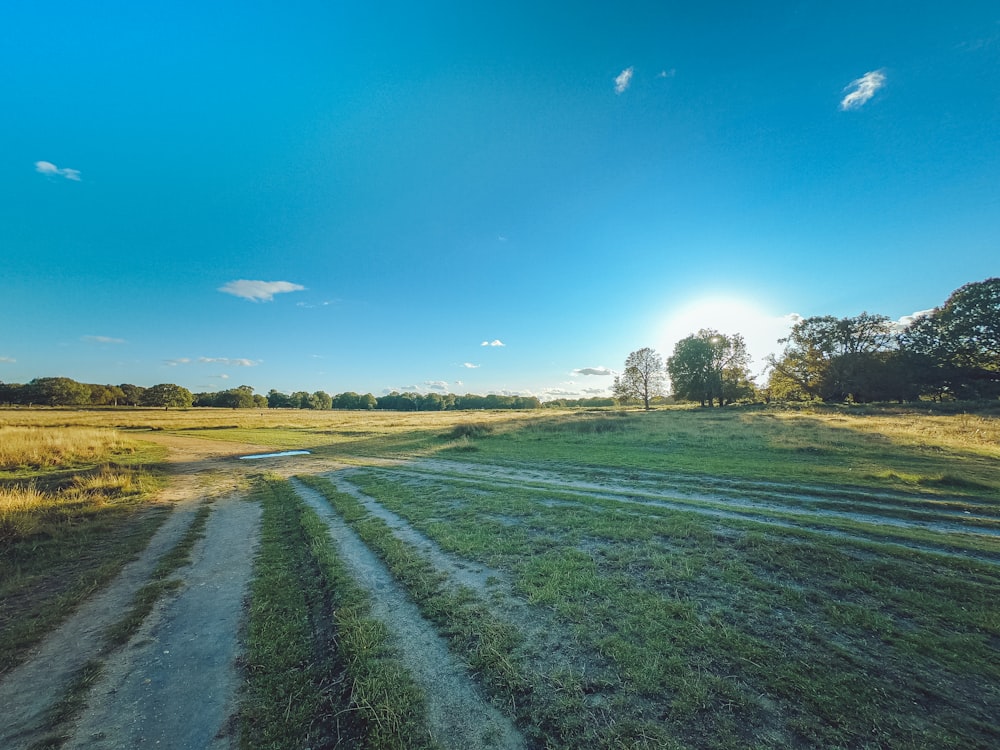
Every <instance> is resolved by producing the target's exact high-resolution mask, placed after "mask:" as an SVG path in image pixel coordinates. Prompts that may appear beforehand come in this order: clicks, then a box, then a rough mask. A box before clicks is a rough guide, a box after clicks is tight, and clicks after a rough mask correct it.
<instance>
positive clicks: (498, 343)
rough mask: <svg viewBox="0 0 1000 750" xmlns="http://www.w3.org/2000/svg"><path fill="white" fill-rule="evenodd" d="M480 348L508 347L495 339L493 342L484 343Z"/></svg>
mask: <svg viewBox="0 0 1000 750" xmlns="http://www.w3.org/2000/svg"><path fill="white" fill-rule="evenodd" d="M480 346H507V345H506V344H505V343H504V342H502V341H501V340H500V339H493V340H492V341H484V342H483V343H481V344H480Z"/></svg>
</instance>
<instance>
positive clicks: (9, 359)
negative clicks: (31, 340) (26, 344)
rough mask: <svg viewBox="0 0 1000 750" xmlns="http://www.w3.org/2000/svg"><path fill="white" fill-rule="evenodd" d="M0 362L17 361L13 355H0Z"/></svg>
mask: <svg viewBox="0 0 1000 750" xmlns="http://www.w3.org/2000/svg"><path fill="white" fill-rule="evenodd" d="M0 362H17V360H16V359H14V358H13V357H0Z"/></svg>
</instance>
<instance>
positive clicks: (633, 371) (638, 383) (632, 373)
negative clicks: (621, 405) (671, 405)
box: [612, 347, 664, 411]
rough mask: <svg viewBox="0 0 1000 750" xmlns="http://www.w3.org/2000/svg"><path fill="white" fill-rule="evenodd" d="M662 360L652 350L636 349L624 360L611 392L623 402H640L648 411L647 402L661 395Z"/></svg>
mask: <svg viewBox="0 0 1000 750" xmlns="http://www.w3.org/2000/svg"><path fill="white" fill-rule="evenodd" d="M663 386H664V370H663V359H662V358H661V357H660V355H659V354H657V353H656V351H654V350H653V349H650V348H649V347H645V348H642V349H638V350H636V351H634V352H632V353H631V354H629V355H628V357H627V358H626V359H625V370H624V372H622V374H621V375H616V376H615V382H614V385H613V386H612V390H613V392H614V394H615V398H618V399H621V400H623V401H632V400H638V401H642V403H643V408H645V409H646V411H649V408H650V407H649V402H650V401H651V400H652V399H653V398H655V397H657V396H662V395H663Z"/></svg>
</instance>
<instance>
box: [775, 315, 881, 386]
mask: <svg viewBox="0 0 1000 750" xmlns="http://www.w3.org/2000/svg"><path fill="white" fill-rule="evenodd" d="M779 343H781V344H785V351H784V352H783V353H782V355H781V357H780V358H775V357H772V358H771V359H770V360H769V364H770V366H771V368H772V371H771V383H770V387H771V390H772V393H774V394H777V393H779V392H782V391H783V392H785V393H792V392H795V391H797V392H798V393H800V394H802V395H804V396H805V397H806V398H818V399H822V400H823V401H844V400H847V399H851V400H854V401H871V400H873V399H874V398H876V397H878V396H884V395H885V393H886V392H888V391H889V390H891V389H890V387H889V386H890V384H889V383H888V382H887V381H885V380H882V381H878V380H876V379H875V376H876V375H877V374H878V373H879V372H882V373H883V374H887V373H889V372H890V371H892V368H889V367H887V366H886V365H887V364H888V363H889V362H890V361H892V360H893V358H894V357H895V352H896V350H897V338H896V336H895V333H894V331H893V326H892V323H891V322H890V320H889V318H887V317H886V316H884V315H873V314H870V313H867V312H863V313H861V314H860V315H858V316H856V317H853V318H835V317H833V316H830V315H824V316H817V317H812V318H803V319H802V320H800V321H798V322H797V323H796V324H795V325H794V326H792V330H791V332H790V333H789V335H788V336H787V337H786V338H783V339H780V340H779Z"/></svg>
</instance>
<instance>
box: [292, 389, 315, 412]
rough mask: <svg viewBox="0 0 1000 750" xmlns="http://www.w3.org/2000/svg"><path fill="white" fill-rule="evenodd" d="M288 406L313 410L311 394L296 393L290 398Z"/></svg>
mask: <svg viewBox="0 0 1000 750" xmlns="http://www.w3.org/2000/svg"><path fill="white" fill-rule="evenodd" d="M288 405H289V406H291V407H292V408H293V409H311V408H312V405H311V404H310V402H309V394H308V393H306V392H305V391H295V392H294V393H292V395H291V396H289V397H288Z"/></svg>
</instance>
